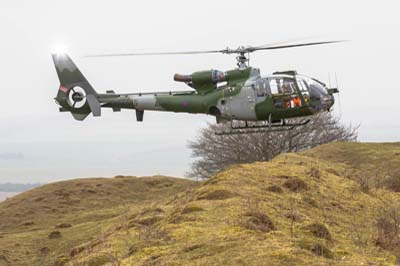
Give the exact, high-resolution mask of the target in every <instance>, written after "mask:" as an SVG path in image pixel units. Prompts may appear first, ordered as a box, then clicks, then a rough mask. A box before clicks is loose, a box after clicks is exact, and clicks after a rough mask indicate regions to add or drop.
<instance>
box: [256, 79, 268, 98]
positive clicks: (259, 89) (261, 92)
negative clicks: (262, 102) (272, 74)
mask: <svg viewBox="0 0 400 266" xmlns="http://www.w3.org/2000/svg"><path fill="white" fill-rule="evenodd" d="M255 92H256V95H257V97H265V95H266V89H265V80H263V79H261V80H258V81H257V84H256V86H255Z"/></svg>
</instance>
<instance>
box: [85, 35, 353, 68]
mask: <svg viewBox="0 0 400 266" xmlns="http://www.w3.org/2000/svg"><path fill="white" fill-rule="evenodd" d="M293 41H294V40H290V41H286V42H279V43H270V44H267V45H262V46H239V47H238V48H236V49H231V48H229V47H227V48H225V49H222V50H204V51H202V50H199V51H175V52H168V51H167V52H145V53H112V54H93V55H86V56H85V57H123V56H153V55H196V54H218V53H220V54H237V55H238V56H237V57H236V59H237V61H238V66H239V67H246V66H247V65H246V63H247V62H248V58H247V57H246V55H247V56H248V54H250V53H253V52H256V51H266V50H278V49H288V48H295V47H304V46H314V45H322V44H333V43H340V42H345V40H339V41H321V42H302V43H301V42H300V43H294V44H287V43H289V42H293Z"/></svg>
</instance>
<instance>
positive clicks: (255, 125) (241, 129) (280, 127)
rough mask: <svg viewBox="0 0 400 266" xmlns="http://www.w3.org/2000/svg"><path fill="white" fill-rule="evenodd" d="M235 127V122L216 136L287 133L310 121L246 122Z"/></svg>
mask: <svg viewBox="0 0 400 266" xmlns="http://www.w3.org/2000/svg"><path fill="white" fill-rule="evenodd" d="M238 122H239V125H237V126H235V125H234V121H231V122H230V123H231V127H230V128H229V129H228V130H223V131H221V132H215V134H216V135H236V134H254V133H260V132H276V131H286V130H292V129H294V128H296V127H299V126H304V125H307V124H308V123H309V122H310V119H307V120H303V121H300V122H298V123H291V122H286V120H284V119H282V120H280V121H279V122H272V121H271V119H269V121H261V123H260V122H248V121H244V125H243V123H242V125H241V124H240V121H238Z"/></svg>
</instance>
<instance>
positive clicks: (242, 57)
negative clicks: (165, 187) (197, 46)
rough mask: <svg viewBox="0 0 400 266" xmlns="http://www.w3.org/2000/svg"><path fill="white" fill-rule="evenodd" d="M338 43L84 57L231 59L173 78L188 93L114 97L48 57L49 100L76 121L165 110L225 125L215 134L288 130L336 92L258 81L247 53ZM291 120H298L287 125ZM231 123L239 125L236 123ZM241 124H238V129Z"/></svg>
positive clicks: (294, 78) (309, 81)
mask: <svg viewBox="0 0 400 266" xmlns="http://www.w3.org/2000/svg"><path fill="white" fill-rule="evenodd" d="M338 42H342V41H324V42H308V43H298V44H285V45H276V44H272V45H263V46H247V47H244V46H240V47H238V48H237V49H231V48H226V49H222V50H209V51H186V52H158V53H125V54H100V55H89V56H87V57H110V56H145V55H192V54H212V53H214V54H215V53H221V54H236V55H237V56H236V61H237V64H236V68H235V69H232V70H228V71H220V70H215V69H211V70H206V71H198V72H194V73H192V74H189V75H181V74H175V75H174V80H175V81H176V82H183V83H185V84H186V85H188V87H190V90H188V91H164V92H145V93H141V92H136V93H126V94H118V93H115V92H114V91H113V90H107V91H106V92H105V93H98V92H97V91H96V90H95V89H94V88H93V87H92V86H91V85H90V83H89V82H88V81H87V79H86V78H85V77H84V75H83V74H82V73H81V71H80V70H79V69H78V67H77V66H76V65H75V63H74V62H73V61H72V59H71V58H70V57H69V56H68V54H66V53H60V54H56V53H55V54H52V58H53V62H54V65H55V68H56V71H57V74H58V78H59V81H60V86H59V89H58V93H57V96H56V97H55V98H54V99H55V101H56V103H57V104H58V105H59V106H60V108H59V111H60V112H70V113H71V114H72V116H73V117H74V118H75V119H76V120H79V121H83V120H84V119H85V118H86V117H87V116H88V115H89V114H90V113H92V114H93V116H94V117H98V116H101V109H102V108H111V109H112V110H113V112H120V111H121V109H134V110H135V111H136V120H137V121H138V122H142V121H143V117H144V111H148V110H149V111H166V112H178V113H190V114H207V115H212V116H214V117H215V118H216V122H217V123H226V122H228V123H230V125H231V130H230V131H229V132H220V134H231V133H232V134H234V133H235V132H236V133H251V132H258V130H263V129H266V130H272V129H273V128H278V129H279V130H281V129H283V130H290V129H293V128H295V127H298V126H302V125H305V124H307V123H308V122H309V121H310V119H307V117H310V116H312V115H314V114H317V113H319V112H324V111H330V110H331V108H332V106H333V105H334V102H335V98H334V94H335V93H338V92H339V91H338V89H337V88H328V87H327V85H326V84H325V83H323V82H321V81H319V80H317V79H315V78H311V77H308V76H305V75H301V74H298V73H297V72H296V71H294V70H290V71H277V72H274V73H273V74H272V75H266V76H262V75H261V74H260V69H258V68H254V67H251V66H250V65H249V55H250V53H253V52H256V51H262V50H264V51H265V50H277V49H287V48H294V47H302V46H313V45H322V44H331V43H338ZM292 118H304V119H303V120H300V121H299V120H298V119H297V120H296V119H295V120H296V122H290V120H292V121H293V119H292ZM235 121H236V122H240V123H239V124H238V123H236V124H235ZM243 123H244V124H243Z"/></svg>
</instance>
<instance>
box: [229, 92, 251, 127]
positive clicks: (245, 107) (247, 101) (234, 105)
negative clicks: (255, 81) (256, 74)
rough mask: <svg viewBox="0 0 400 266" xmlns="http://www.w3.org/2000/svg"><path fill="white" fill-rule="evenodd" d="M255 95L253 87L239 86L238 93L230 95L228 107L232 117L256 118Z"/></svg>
mask: <svg viewBox="0 0 400 266" xmlns="http://www.w3.org/2000/svg"><path fill="white" fill-rule="evenodd" d="M255 105H256V97H255V92H254V87H252V86H244V87H242V88H240V93H239V94H237V95H235V96H232V97H230V99H229V109H230V114H231V118H232V119H239V120H256V119H257V117H256V112H255Z"/></svg>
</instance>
